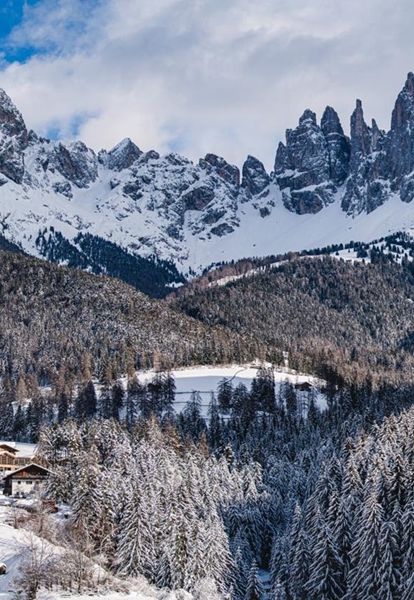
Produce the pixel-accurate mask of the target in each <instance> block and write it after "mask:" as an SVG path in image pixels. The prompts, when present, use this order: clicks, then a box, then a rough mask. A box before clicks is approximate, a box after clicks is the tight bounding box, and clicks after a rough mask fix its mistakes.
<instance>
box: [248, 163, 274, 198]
mask: <svg viewBox="0 0 414 600" xmlns="http://www.w3.org/2000/svg"><path fill="white" fill-rule="evenodd" d="M242 176H243V178H242V187H243V188H245V189H246V190H247V191H248V192H250V194H251V195H252V196H257V195H259V194H261V193H262V192H263V190H265V189H266V188H267V186H268V185H269V183H270V177H269V175H268V174H267V173H266V169H265V168H264V165H263V163H261V162H260V160H258V159H257V158H255V157H254V156H250V155H249V156H248V157H247V159H246V161H245V162H244V164H243V169H242Z"/></svg>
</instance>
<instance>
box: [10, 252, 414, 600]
mask: <svg viewBox="0 0 414 600" xmlns="http://www.w3.org/2000/svg"><path fill="white" fill-rule="evenodd" d="M252 266H254V265H252ZM238 269H239V270H240V269H241V270H244V269H245V264H241V265H239V266H238V265H229V266H228V267H225V266H221V267H219V269H218V273H223V271H226V270H227V272H232V273H234V272H237V270H238ZM205 277H206V276H203V277H201V278H200V279H199V280H194V282H192V283H190V284H189V285H188V286H186V287H182V288H180V289H179V290H178V291H177V292H176V293H174V294H170V295H169V296H168V297H167V298H166V299H164V300H157V299H153V300H150V299H149V298H147V297H146V296H144V295H143V294H142V293H140V292H138V291H136V290H134V289H133V288H130V287H129V286H128V285H127V284H125V283H123V282H120V281H118V280H116V279H111V278H108V277H105V276H102V275H92V274H88V273H82V272H80V271H77V270H74V269H71V268H68V267H62V266H56V265H53V264H51V263H45V262H42V261H38V260H36V259H33V258H29V257H26V256H24V255H22V254H21V253H15V252H10V251H9V250H5V251H2V262H1V269H0V285H1V290H2V295H1V302H2V311H1V317H0V318H1V320H2V328H1V339H0V347H1V363H0V367H1V381H2V388H1V398H0V401H1V411H0V438H1V439H4V440H14V441H17V442H30V443H37V448H38V455H37V460H39V461H40V462H41V463H42V464H43V465H45V466H46V467H47V468H48V469H50V471H51V475H50V476H49V478H48V480H47V484H46V488H45V490H44V495H45V496H46V497H48V498H53V499H54V501H56V502H57V503H58V504H59V505H63V506H67V507H68V510H69V513H68V514H69V518H68V519H67V522H66V523H65V527H64V528H63V530H61V531H57V532H55V534H54V535H55V536H57V539H58V540H61V539H62V538H65V539H66V540H70V544H71V545H72V546H73V547H76V548H77V550H78V551H79V552H81V553H82V555H84V556H86V557H88V560H95V561H98V560H99V564H101V565H102V566H103V567H104V568H105V569H106V570H107V571H108V572H109V573H111V574H112V575H113V576H114V577H116V578H118V580H125V581H129V580H131V578H132V579H133V578H135V577H139V576H143V577H145V578H146V580H147V581H148V582H149V583H151V584H152V585H154V586H155V587H156V588H159V589H170V590H186V591H187V592H189V593H191V594H193V595H194V598H200V599H202V598H203V599H204V598H211V599H213V598H229V599H231V600H260V599H263V598H271V599H275V600H276V599H278V600H282V599H286V600H308V599H309V600H321V599H322V600H325V599H326V600H328V599H329V600H340V599H347V600H371V599H378V600H382V599H387V600H388V599H401V600H410V599H412V598H413V597H414V575H413V572H414V529H413V527H414V525H413V524H414V442H413V440H414V412H413V411H414V407H413V398H414V381H413V375H412V373H413V371H412V368H413V357H412V356H413V355H412V339H413V328H412V327H413V325H412V323H413V316H414V315H413V311H414V308H413V306H414V291H413V290H414V287H413V284H414V279H413V271H412V268H411V263H410V262H408V261H405V262H404V261H403V262H402V263H401V262H400V263H398V262H396V261H395V260H394V259H393V257H392V255H387V254H385V253H381V252H379V253H378V255H376V254H375V252H373V253H372V260H371V262H369V263H365V262H362V263H355V264H354V263H346V262H344V261H341V260H340V259H338V258H337V257H332V256H324V257H320V256H318V257H311V256H310V257H287V258H286V259H285V260H282V261H280V266H277V267H276V268H272V269H264V270H263V269H259V272H258V273H257V274H255V275H253V276H250V277H242V278H240V279H237V280H235V281H233V282H230V283H228V284H227V285H223V286H213V287H211V286H208V285H206V284H205V281H204V280H205ZM218 277H219V275H218V274H217V273H216V274H215V275H214V273H213V277H212V279H213V280H214V278H218ZM287 352H288V353H289V354H288V356H289V360H290V366H289V368H290V369H292V368H293V369H296V370H297V371H299V372H304V373H307V374H308V375H309V377H310V376H311V375H313V376H315V377H316V378H317V379H316V381H318V382H319V383H317V384H316V385H315V386H310V389H307V390H303V389H300V387H298V386H297V385H294V383H292V380H289V379H288V378H286V380H284V381H282V382H281V383H278V384H277V383H276V382H275V377H274V373H275V371H274V368H275V367H277V368H278V369H280V368H281V365H282V362H283V356H286V353H287ZM283 353H285V354H283ZM254 360H255V361H259V362H258V364H259V365H260V366H259V367H258V369H257V374H256V376H255V378H254V379H253V380H252V382H251V385H250V387H248V386H246V385H244V384H243V383H238V384H234V383H233V382H232V380H231V379H228V378H223V379H222V380H221V381H220V382H219V384H218V386H217V388H216V389H215V390H214V391H212V392H211V394H210V396H209V399H208V406H205V404H204V403H205V399H204V398H203V399H202V397H201V395H200V393H199V392H198V391H197V390H193V391H192V393H191V395H190V398H189V400H188V401H187V403H186V404H185V406H184V407H182V409H180V410H178V409H177V404H176V400H177V398H176V382H175V378H174V375H173V373H172V369H173V368H177V367H180V366H191V365H197V364H198V365H200V364H204V365H211V364H225V363H230V362H233V363H238V364H242V363H246V362H248V361H254ZM145 369H152V372H153V375H152V376H151V377H150V378H149V379H147V380H145V381H144V380H142V378H140V377H139V376H138V374H139V372H140V371H142V370H145ZM321 399H323V401H322V402H321ZM266 573H267V574H268V575H267V579H266V578H264V576H263V574H266ZM56 581H57V582H59V581H60V580H59V576H56ZM200 582H203V585H204V587H203V590H204V591H203V592H200ZM206 582H207V583H206ZM55 583H56V582H55ZM60 583H61V585H62V586H63V587H64V581H63V580H62V581H61V582H60ZM66 585H67V582H66ZM83 585H86V584H85V582H83ZM206 586H207V587H206ZM86 587H87V586H86ZM206 589H207V590H208V591H207V592H206ZM197 590H199V592H197ZM197 593H198V595H197ZM203 594H204V595H203Z"/></svg>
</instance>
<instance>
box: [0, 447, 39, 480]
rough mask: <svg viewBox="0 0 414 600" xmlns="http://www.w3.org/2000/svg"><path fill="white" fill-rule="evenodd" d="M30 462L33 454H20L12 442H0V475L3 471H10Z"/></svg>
mask: <svg viewBox="0 0 414 600" xmlns="http://www.w3.org/2000/svg"><path fill="white" fill-rule="evenodd" d="M31 462H33V456H20V453H19V450H18V449H17V448H16V447H15V446H14V445H13V444H12V443H7V442H0V477H1V475H2V474H3V473H4V474H6V473H10V472H11V471H15V470H16V469H17V468H18V467H24V466H25V465H29V464H30V463H31Z"/></svg>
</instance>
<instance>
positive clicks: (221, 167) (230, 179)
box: [199, 154, 240, 188]
mask: <svg viewBox="0 0 414 600" xmlns="http://www.w3.org/2000/svg"><path fill="white" fill-rule="evenodd" d="M199 165H200V167H201V168H202V169H206V170H210V171H211V169H213V170H214V171H215V172H216V173H217V175H218V176H219V177H221V179H224V181H226V182H227V183H230V184H231V185H234V186H236V187H237V188H238V187H239V185H240V171H239V169H238V168H237V167H236V166H234V165H230V164H229V163H228V162H227V161H226V160H224V158H221V156H217V155H216V154H206V155H205V157H204V158H200V160H199Z"/></svg>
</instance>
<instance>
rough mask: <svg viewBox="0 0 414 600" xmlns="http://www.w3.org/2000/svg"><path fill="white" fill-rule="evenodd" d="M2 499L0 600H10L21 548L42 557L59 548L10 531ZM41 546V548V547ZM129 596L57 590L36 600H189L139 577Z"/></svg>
mask: <svg viewBox="0 0 414 600" xmlns="http://www.w3.org/2000/svg"><path fill="white" fill-rule="evenodd" d="M6 503H8V501H7V500H5V499H4V498H3V497H0V562H2V563H4V564H5V565H6V566H7V573H6V575H0V600H11V599H12V598H13V597H14V592H15V591H16V590H17V589H18V586H17V585H16V583H15V581H14V580H15V578H17V577H19V576H20V575H21V565H22V559H23V554H24V551H25V548H27V547H28V545H29V544H31V543H33V542H34V543H35V544H38V546H39V548H40V547H42V551H43V552H44V554H45V556H46V555H47V556H49V555H53V554H59V552H60V549H59V547H56V546H53V545H52V544H49V543H47V542H46V543H45V542H42V540H41V539H40V538H37V537H36V536H33V535H32V534H29V533H28V532H27V531H25V530H24V529H14V527H13V526H12V525H11V523H12V522H13V510H15V509H14V508H12V507H11V506H6ZM42 544H43V545H42ZM129 585H130V590H131V591H130V593H119V592H112V593H111V592H110V591H109V592H108V591H107V590H104V589H102V592H101V593H93V592H90V591H88V592H85V594H81V595H79V594H69V593H68V592H64V591H58V590H53V591H49V590H40V591H39V593H38V595H37V599H38V600H59V599H60V598H71V599H72V600H86V599H88V600H103V599H105V600H132V598H133V599H134V600H151V599H152V600H154V599H158V600H191V599H192V596H191V594H188V593H186V592H184V591H180V592H168V591H159V590H156V589H155V588H153V587H152V586H150V585H149V584H148V583H146V581H145V580H144V579H143V578H142V579H141V580H139V581H138V580H136V581H135V582H130V584H129Z"/></svg>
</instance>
